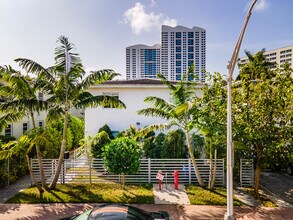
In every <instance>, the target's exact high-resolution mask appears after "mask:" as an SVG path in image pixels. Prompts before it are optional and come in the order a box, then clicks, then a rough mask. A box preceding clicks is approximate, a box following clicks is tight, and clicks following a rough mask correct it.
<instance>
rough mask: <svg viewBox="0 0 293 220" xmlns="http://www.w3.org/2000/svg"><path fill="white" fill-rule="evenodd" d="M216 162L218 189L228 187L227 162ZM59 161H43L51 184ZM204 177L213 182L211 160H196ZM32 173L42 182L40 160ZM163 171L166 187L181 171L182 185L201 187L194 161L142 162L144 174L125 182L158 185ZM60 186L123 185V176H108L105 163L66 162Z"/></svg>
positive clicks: (98, 161) (129, 176)
mask: <svg viewBox="0 0 293 220" xmlns="http://www.w3.org/2000/svg"><path fill="white" fill-rule="evenodd" d="M215 162H216V166H217V168H216V182H215V185H217V186H223V185H224V159H217V160H213V164H214V163H215ZM57 163H58V160H57V159H43V167H44V172H45V176H46V179H47V182H48V183H49V182H50V181H51V178H52V176H53V174H54V173H55V170H56V166H57ZM196 163H197V166H198V169H199V172H200V175H201V177H202V179H203V181H204V182H205V183H208V181H209V174H210V160H209V159H197V160H196ZM31 166H32V171H33V173H34V175H35V177H36V179H37V180H40V172H39V165H38V161H37V160H36V159H31ZM159 170H161V171H162V173H163V175H164V180H163V181H164V183H173V181H174V177H173V172H174V171H175V170H177V171H179V183H182V184H198V182H197V179H196V175H195V172H194V168H193V165H192V162H191V160H190V159H150V158H148V159H141V160H140V172H139V173H137V174H134V175H126V176H125V182H126V183H132V184H143V183H157V179H156V175H157V173H158V171H159ZM59 182H60V183H81V182H82V183H98V182H120V175H114V174H110V173H108V172H107V171H106V170H105V168H104V164H103V160H102V159H98V158H89V159H82V158H79V159H66V160H64V163H63V165H62V170H61V173H60V176H59Z"/></svg>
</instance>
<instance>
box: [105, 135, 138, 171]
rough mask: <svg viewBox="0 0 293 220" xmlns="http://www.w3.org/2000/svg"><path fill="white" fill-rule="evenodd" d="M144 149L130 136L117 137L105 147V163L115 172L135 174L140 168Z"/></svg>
mask: <svg viewBox="0 0 293 220" xmlns="http://www.w3.org/2000/svg"><path fill="white" fill-rule="evenodd" d="M141 154H142V150H141V149H140V147H139V145H138V143H137V142H136V141H134V140H132V139H130V138H128V137H122V138H116V139H114V140H112V141H111V143H110V144H108V145H106V146H105V147H104V148H103V153H102V155H103V160H104V165H105V167H106V169H107V171H108V172H110V173H113V174H135V173H138V172H139V170H140V162H139V159H140V156H141Z"/></svg>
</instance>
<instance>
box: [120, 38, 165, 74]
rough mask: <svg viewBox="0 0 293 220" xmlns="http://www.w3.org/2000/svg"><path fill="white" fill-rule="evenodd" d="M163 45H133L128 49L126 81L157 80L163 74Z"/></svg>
mask: <svg viewBox="0 0 293 220" xmlns="http://www.w3.org/2000/svg"><path fill="white" fill-rule="evenodd" d="M160 58H161V45H159V44H155V45H154V46H152V47H150V46H146V45H143V44H139V45H133V46H130V47H127V48H126V79H140V78H142V79H143V78H156V74H157V73H160V72H161V68H160V66H161V62H160V60H161V59H160Z"/></svg>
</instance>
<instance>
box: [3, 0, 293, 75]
mask: <svg viewBox="0 0 293 220" xmlns="http://www.w3.org/2000/svg"><path fill="white" fill-rule="evenodd" d="M258 2H259V3H258V5H257V6H256V8H255V10H254V11H253V14H252V17H251V20H250V23H249V24H248V27H247V31H246V33H245V36H244V40H243V44H242V47H241V52H240V56H243V54H244V49H246V50H249V51H252V52H257V51H258V50H261V49H262V48H266V49H267V50H270V49H275V48H278V47H285V46H289V45H293V13H292V9H293V1H292V0H258ZM0 3H1V4H0V5H1V13H0V65H4V64H10V65H12V66H14V67H17V64H15V63H14V61H13V60H14V59H15V58H18V57H25V58H30V59H33V60H35V61H36V62H38V63H40V64H42V65H43V66H51V65H53V64H54V49H55V47H56V46H57V44H56V40H57V39H58V37H59V36H60V35H65V36H67V37H68V38H69V40H70V41H71V42H72V43H74V44H75V46H76V48H77V52H78V53H79V54H80V57H81V59H82V61H83V65H84V66H85V67H86V68H87V69H88V70H94V69H96V70H98V69H104V68H111V69H114V70H115V71H116V72H119V73H121V74H122V78H125V48H126V47H127V46H131V45H134V44H146V45H150V46H151V45H153V44H156V43H160V27H161V25H162V24H170V25H182V26H186V27H189V28H192V27H193V26H199V27H202V28H204V29H206V33H207V71H209V72H215V71H217V72H220V73H222V74H226V72H227V71H226V65H227V62H228V60H230V58H231V55H232V52H233V49H234V45H235V43H236V41H237V38H238V35H239V33H240V30H241V27H242V25H243V22H244V18H245V16H246V13H247V10H248V7H249V4H250V3H251V0H140V1H133V0H0Z"/></svg>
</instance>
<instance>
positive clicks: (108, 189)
mask: <svg viewBox="0 0 293 220" xmlns="http://www.w3.org/2000/svg"><path fill="white" fill-rule="evenodd" d="M55 202H56V203H59V202H61V203H87V202H90V203H126V204H131V203H132V204H135V203H144V204H153V203H154V196H153V192H152V186H151V185H141V186H139V185H126V186H125V190H123V188H122V185H121V184H116V183H107V184H104V183H96V184H58V185H57V187H56V189H55V190H52V191H45V192H44V194H43V198H40V195H39V191H38V189H37V188H36V187H30V188H27V189H25V190H23V191H21V192H19V193H18V194H16V195H15V196H14V197H12V198H11V199H9V200H8V201H7V203H55Z"/></svg>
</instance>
